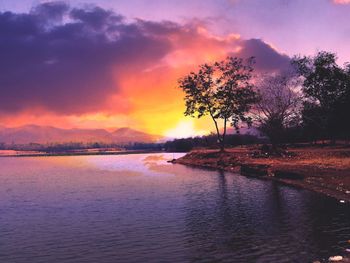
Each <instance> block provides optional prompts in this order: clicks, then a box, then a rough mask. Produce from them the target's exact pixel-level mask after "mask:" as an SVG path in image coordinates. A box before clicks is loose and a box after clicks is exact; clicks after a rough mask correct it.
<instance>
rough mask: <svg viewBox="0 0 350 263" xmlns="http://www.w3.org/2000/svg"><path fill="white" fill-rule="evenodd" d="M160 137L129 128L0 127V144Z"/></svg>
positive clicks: (145, 140) (144, 140)
mask: <svg viewBox="0 0 350 263" xmlns="http://www.w3.org/2000/svg"><path fill="white" fill-rule="evenodd" d="M161 139H162V136H159V135H152V134H148V133H144V132H141V131H137V130H134V129H131V128H119V129H116V130H114V131H107V130H104V129H62V128H56V127H50V126H38V125H26V126H21V127H16V128H7V127H3V126H0V143H6V144H11V143H15V144H29V143H40V144H45V143H68V142H84V143H89V142H90V143H92V142H100V143H116V144H129V143H135V142H139V143H151V142H158V141H159V140H161Z"/></svg>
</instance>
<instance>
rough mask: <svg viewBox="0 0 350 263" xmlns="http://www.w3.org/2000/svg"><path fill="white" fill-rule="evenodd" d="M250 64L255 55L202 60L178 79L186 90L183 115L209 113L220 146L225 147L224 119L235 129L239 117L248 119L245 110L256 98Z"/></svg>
mask: <svg viewBox="0 0 350 263" xmlns="http://www.w3.org/2000/svg"><path fill="white" fill-rule="evenodd" d="M253 64H254V58H249V59H247V60H244V59H242V58H237V57H227V58H226V59H225V60H223V61H220V62H216V63H213V64H203V65H201V66H199V70H198V71H197V72H191V73H190V74H188V75H187V76H185V77H183V78H181V79H180V80H179V87H180V88H181V89H182V90H183V91H184V93H185V98H184V99H185V105H186V111H185V115H186V116H192V117H197V118H201V117H203V116H207V115H209V116H210V117H211V119H212V120H213V122H214V125H215V130H216V133H217V138H218V142H219V143H220V147H221V150H224V147H225V136H226V131H227V123H230V124H231V125H232V126H233V127H235V128H236V129H238V128H239V123H240V122H241V121H243V122H247V123H248V124H250V123H251V118H250V117H249V116H248V115H247V113H248V112H249V110H250V108H251V106H252V104H254V103H255V102H256V99H257V96H256V93H255V91H254V88H253V87H254V86H253V84H252V82H251V79H252V72H253ZM220 120H222V126H223V128H222V132H220V128H221V127H220V123H219V121H220Z"/></svg>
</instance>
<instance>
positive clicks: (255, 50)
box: [240, 39, 291, 71]
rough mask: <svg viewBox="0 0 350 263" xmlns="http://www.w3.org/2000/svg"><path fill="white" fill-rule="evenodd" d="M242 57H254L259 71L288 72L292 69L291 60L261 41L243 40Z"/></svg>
mask: <svg viewBox="0 0 350 263" xmlns="http://www.w3.org/2000/svg"><path fill="white" fill-rule="evenodd" d="M241 45H242V50H241V51H240V55H241V56H242V57H249V56H254V57H255V59H256V66H255V68H256V69H257V70H258V71H288V70H289V69H290V67H291V64H290V58H289V57H288V56H287V55H283V54H281V53H279V52H278V51H276V50H275V49H273V48H272V47H271V46H270V45H268V44H266V43H265V42H264V41H262V40H261V39H249V40H243V41H242V43H241Z"/></svg>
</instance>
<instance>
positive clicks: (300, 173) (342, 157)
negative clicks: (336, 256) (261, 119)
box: [173, 147, 350, 203]
mask: <svg viewBox="0 0 350 263" xmlns="http://www.w3.org/2000/svg"><path fill="white" fill-rule="evenodd" d="M308 151H310V152H311V154H306V153H308ZM252 152H253V150H252V149H249V148H232V149H227V150H226V151H225V152H223V153H221V152H218V151H217V150H195V151H192V152H189V153H187V154H186V155H185V156H183V157H181V158H178V159H176V160H173V163H177V164H182V165H187V166H192V167H197V168H204V169H211V170H213V169H214V170H221V171H226V172H233V173H239V174H241V175H243V176H247V177H254V178H259V179H263V180H270V181H275V182H278V183H281V184H284V185H288V186H292V187H297V188H301V189H306V190H310V191H313V192H316V193H320V194H323V195H327V196H329V197H332V198H335V199H337V200H339V201H340V202H342V203H350V149H349V148H345V149H342V148H336V147H326V148H311V149H310V148H304V149H298V148H294V149H290V152H291V153H293V155H292V156H287V157H266V158H254V157H252Z"/></svg>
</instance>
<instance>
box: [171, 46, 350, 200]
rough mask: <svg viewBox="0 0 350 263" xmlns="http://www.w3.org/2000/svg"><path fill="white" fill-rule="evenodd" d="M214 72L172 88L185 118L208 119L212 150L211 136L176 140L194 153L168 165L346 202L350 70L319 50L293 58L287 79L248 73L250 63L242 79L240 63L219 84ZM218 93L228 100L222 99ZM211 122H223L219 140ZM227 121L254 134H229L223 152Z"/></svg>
mask: <svg viewBox="0 0 350 263" xmlns="http://www.w3.org/2000/svg"><path fill="white" fill-rule="evenodd" d="M236 59H237V58H228V59H227V60H226V61H228V62H229V63H230V61H236ZM238 61H242V60H240V59H238ZM250 61H251V60H250ZM220 63H224V62H220ZM241 63H242V62H241ZM216 65H217V63H214V64H212V65H207V64H206V65H204V66H202V67H200V69H199V71H198V72H196V73H190V74H189V75H188V76H186V77H184V78H183V79H180V81H179V88H180V89H182V90H183V91H184V93H185V97H184V99H185V105H186V112H185V115H190V116H193V117H198V118H201V117H203V116H205V115H209V116H210V117H211V118H212V119H213V121H214V124H215V129H216V135H217V144H216V150H215V149H213V148H214V146H213V136H212V137H208V138H205V140H204V141H203V139H202V140H201V139H199V140H196V139H189V140H187V141H186V140H183V141H178V142H177V143H178V145H177V144H176V143H175V145H177V146H178V147H182V148H186V144H187V146H189V148H191V149H195V148H197V149H196V150H194V151H192V152H190V153H189V154H187V155H185V156H184V157H182V158H180V159H178V160H175V161H174V162H176V163H181V164H186V165H192V166H199V167H206V168H214V169H221V170H226V171H234V172H240V173H241V174H244V175H248V176H258V177H261V178H264V179H271V180H277V181H279V182H283V183H286V184H289V185H294V186H299V187H303V188H307V189H310V190H314V191H317V192H321V193H324V194H327V195H330V196H333V197H336V198H338V199H341V200H343V201H344V200H347V201H349V202H350V143H349V141H350V122H349V120H350V119H349V115H348V114H349V112H350V65H349V64H345V65H344V66H340V65H338V64H337V57H336V54H334V53H330V52H325V51H321V52H318V53H317V54H316V55H315V56H312V57H307V56H296V57H294V58H293V59H292V60H291V65H290V70H289V71H288V72H282V71H281V72H272V73H271V72H269V73H266V72H256V73H254V70H253V66H252V64H250V68H249V74H248V75H249V77H247V76H246V75H245V66H244V64H239V67H236V68H234V69H233V70H232V71H230V74H225V73H222V74H223V75H225V81H222V80H221V75H220V74H221V72H220V74H214V73H213V72H214V71H213V70H212V68H215V67H216ZM203 67H204V68H206V69H208V71H209V73H208V72H205V71H203ZM242 76H245V77H243V78H242ZM226 77H227V78H229V79H226ZM189 80H191V81H189ZM246 88H247V89H248V92H247V93H245V92H244V91H243V90H244V89H246ZM221 90H225V92H226V93H225V96H226V98H230V99H229V100H225V101H223V100H221V97H220V96H221V93H220V92H221ZM242 94H243V95H242ZM226 108H230V109H231V110H232V111H228V112H226V111H225V109H226ZM213 109H214V111H212V110H213ZM222 111H223V112H224V113H222ZM226 113H227V115H226ZM218 120H223V124H222V126H221V127H220V128H221V132H222V133H221V134H220V128H218V124H217V122H218ZM227 121H229V123H230V124H231V126H232V127H233V128H234V129H235V130H236V133H237V134H239V130H240V128H241V127H251V126H253V127H254V128H255V129H256V130H258V131H259V132H260V134H259V135H256V136H255V137H254V139H253V138H251V137H249V136H247V137H244V136H243V137H242V135H239V136H234V135H230V140H229V141H230V143H229V145H227V144H226V142H227V141H226V140H225V135H226V131H227V127H226V122H227ZM234 140H236V142H234ZM204 142H205V143H207V145H209V147H205V146H204V144H205V143H204ZM208 142H209V143H208ZM238 145H241V147H236V148H231V147H232V146H238ZM242 145H245V146H244V147H242ZM227 146H229V147H227ZM217 148H219V149H220V151H218V150H217Z"/></svg>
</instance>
